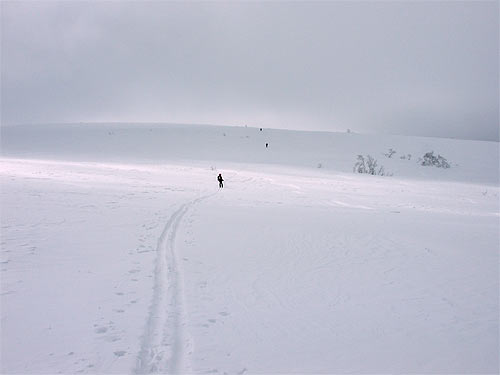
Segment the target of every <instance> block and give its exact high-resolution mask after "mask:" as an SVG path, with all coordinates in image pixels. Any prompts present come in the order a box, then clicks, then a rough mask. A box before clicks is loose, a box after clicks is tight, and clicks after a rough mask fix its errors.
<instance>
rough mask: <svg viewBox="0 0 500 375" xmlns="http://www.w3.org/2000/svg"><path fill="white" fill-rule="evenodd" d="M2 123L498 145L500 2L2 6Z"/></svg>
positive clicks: (116, 3) (139, 3) (177, 3)
mask: <svg viewBox="0 0 500 375" xmlns="http://www.w3.org/2000/svg"><path fill="white" fill-rule="evenodd" d="M1 28H2V29H1V32H2V33H1V94H2V96H1V111H2V114H1V116H2V124H11V123H39V122H79V121H84V122H85V121H134V122H176V123H209V124H222V125H245V124H247V125H249V126H264V127H274V128H289V129H305V130H332V131H345V130H346V129H347V128H350V129H352V130H353V131H357V132H370V133H373V132H384V133H394V134H409V135H427V136H441V137H442V136H446V137H456V138H468V139H488V140H497V141H498V127H499V103H498V101H499V94H498V90H499V89H498V85H499V37H498V35H499V2H498V1H489V2H472V1H468V2H467V1H465V2H455V1H442V2H438V1H433V2H421V1H419V2H410V1H399V2H378V1H377V2H245V3H242V2H210V3H200V2H190V3H184V2H104V1H102V2H101V1H95V2H78V3H74V2H43V1H40V2H9V1H2V2H1Z"/></svg>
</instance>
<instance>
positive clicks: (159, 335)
mask: <svg viewBox="0 0 500 375" xmlns="http://www.w3.org/2000/svg"><path fill="white" fill-rule="evenodd" d="M214 194H216V193H214ZM214 194H211V195H205V196H203V197H200V198H197V199H194V200H192V201H190V202H188V203H185V204H183V205H182V206H180V207H179V208H178V209H177V211H175V212H174V213H173V214H172V216H170V219H169V220H168V222H167V224H166V225H165V228H164V229H163V232H162V234H161V236H160V238H159V240H158V247H157V254H158V255H157V260H156V268H155V282H154V294H153V300H152V303H151V308H150V312H149V317H148V321H147V324H146V330H145V334H144V339H143V343H142V346H141V351H140V353H139V357H138V359H137V367H136V371H135V372H136V373H138V374H149V373H165V372H167V373H169V374H176V373H186V372H190V368H189V363H188V361H187V356H188V355H189V354H190V352H189V350H190V349H191V347H192V344H191V341H190V339H189V337H188V336H187V333H186V332H185V331H184V329H183V327H184V326H185V325H186V311H185V306H184V293H183V276H182V271H181V270H180V268H179V266H178V260H177V254H176V251H175V238H176V234H177V230H178V227H179V223H180V222H181V220H182V218H183V217H184V215H185V214H186V212H187V211H188V210H189V208H190V207H192V206H193V205H195V204H197V203H199V202H201V201H202V200H204V199H207V198H209V197H210V196H212V195H214Z"/></svg>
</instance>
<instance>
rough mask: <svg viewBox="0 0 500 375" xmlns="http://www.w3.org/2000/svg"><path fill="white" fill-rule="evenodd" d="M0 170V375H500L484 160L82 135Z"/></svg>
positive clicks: (115, 131) (340, 141) (21, 136)
mask: <svg viewBox="0 0 500 375" xmlns="http://www.w3.org/2000/svg"><path fill="white" fill-rule="evenodd" d="M265 142H268V143H269V144H270V147H269V149H266V148H265ZM388 148H393V149H395V150H396V151H397V154H396V155H394V156H393V157H392V158H390V159H389V158H386V157H385V156H383V155H382V154H383V153H386V152H387V150H388ZM428 151H434V152H435V153H436V154H438V153H439V154H441V155H443V156H444V157H446V158H447V159H448V160H449V161H450V163H451V165H452V167H451V168H450V169H446V170H443V169H438V168H432V167H423V166H419V165H418V164H417V163H416V159H418V157H419V156H420V157H421V156H422V155H423V154H424V153H425V152H428ZM358 154H364V155H366V154H371V155H372V156H375V157H376V158H377V159H378V161H379V164H381V165H384V167H385V168H386V170H387V171H389V172H392V173H393V174H394V175H393V176H392V177H387V176H385V177H381V176H368V175H359V174H354V173H352V172H351V171H352V166H353V165H354V163H355V161H356V156H357V155H358ZM407 154H412V159H411V160H408V159H401V158H400V156H402V155H407ZM2 155H3V156H2V159H1V164H0V174H1V175H0V176H1V187H2V190H1V258H0V270H1V341H0V343H1V358H0V359H1V368H0V369H1V371H2V373H59V372H61V373H68V374H69V373H141V374H142V373H219V374H224V373H227V374H247V373H403V372H404V373H408V372H412V373H415V372H417V373H498V371H499V363H498V353H499V339H498V333H499V325H498V321H499V270H498V267H499V247H500V246H499V219H500V214H499V187H498V143H493V142H474V141H457V140H449V139H430V138H409V137H397V136H363V135H357V134H333V133H307V132H291V131H278V130H267V129H264V130H263V131H262V132H261V131H259V129H254V128H230V127H196V126H180V125H177V126H161V125H123V124H121V125H120V124H99V125H83V124H80V125H50V126H39V127H35V126H19V127H4V128H2ZM319 163H321V168H317V167H318V164H319ZM218 173H222V174H223V177H224V179H225V187H224V189H218V188H217V181H216V176H217V174H218Z"/></svg>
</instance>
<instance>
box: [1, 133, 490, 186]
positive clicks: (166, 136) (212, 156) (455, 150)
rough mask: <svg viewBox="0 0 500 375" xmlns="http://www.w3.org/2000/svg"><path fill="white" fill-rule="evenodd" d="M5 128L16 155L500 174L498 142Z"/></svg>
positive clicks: (9, 151) (414, 174)
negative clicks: (370, 161)
mask: <svg viewBox="0 0 500 375" xmlns="http://www.w3.org/2000/svg"><path fill="white" fill-rule="evenodd" d="M1 130H2V141H1V146H2V154H3V155H4V156H9V157H22V158H36V159H39V158H42V159H54V158H55V159H63V160H81V161H115V162H133V163H137V162H146V163H164V162H172V161H173V162H177V163H180V162H182V163H188V164H189V165H192V164H193V162H195V163H196V162H197V164H198V165H201V166H204V165H206V163H207V162H219V163H239V164H241V163H243V164H263V165H282V166H283V165H284V166H298V167H304V168H317V167H318V166H319V165H320V164H321V168H324V169H326V170H329V171H338V172H347V173H351V172H352V170H353V166H354V164H355V163H356V157H357V155H359V154H362V155H368V154H369V155H371V156H373V157H374V158H375V159H377V160H378V162H379V165H382V166H384V168H385V170H386V172H388V173H392V174H393V175H394V176H395V177H409V178H428V179H433V180H434V179H438V180H456V181H468V182H486V183H490V184H494V185H497V184H498V179H499V170H498V167H499V164H498V163H499V161H498V159H499V158H498V156H499V148H498V143H496V142H483V141H464V140H454V139H443V138H423V137H405V136H392V135H373V134H354V133H327V132H323V133H322V132H305V131H301V132H299V131H290V130H275V129H263V130H262V131H260V129H259V128H245V127H221V126H195V125H189V126H187V125H155V124H68V125H31V126H29V125H26V126H12V127H3V128H2V129H1ZM266 143H268V144H269V147H268V148H267V149H266V147H265V144H266ZM390 148H392V149H394V150H395V151H396V153H395V154H394V155H393V156H392V157H391V158H390V159H389V158H387V157H386V156H384V154H386V153H387V152H388V150H389V149H390ZM431 151H434V153H435V154H436V155H437V154H441V155H442V156H444V157H445V158H446V159H447V160H448V161H449V162H450V164H451V166H452V168H450V169H448V170H443V169H438V168H428V167H421V166H419V164H418V163H417V161H418V159H419V158H421V157H423V155H424V154H425V153H427V152H431ZM408 155H411V156H410V159H408ZM403 156H404V157H405V159H401V157H403Z"/></svg>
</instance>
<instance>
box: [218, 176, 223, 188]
mask: <svg viewBox="0 0 500 375" xmlns="http://www.w3.org/2000/svg"><path fill="white" fill-rule="evenodd" d="M217 181H219V189H220V188H223V187H224V184H223V183H222V181H224V180H223V179H222V175H221V174H220V173H219V175H218V176H217Z"/></svg>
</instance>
